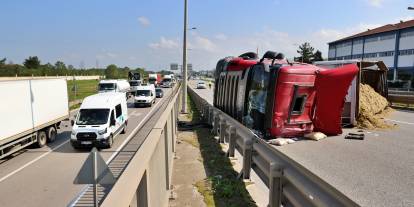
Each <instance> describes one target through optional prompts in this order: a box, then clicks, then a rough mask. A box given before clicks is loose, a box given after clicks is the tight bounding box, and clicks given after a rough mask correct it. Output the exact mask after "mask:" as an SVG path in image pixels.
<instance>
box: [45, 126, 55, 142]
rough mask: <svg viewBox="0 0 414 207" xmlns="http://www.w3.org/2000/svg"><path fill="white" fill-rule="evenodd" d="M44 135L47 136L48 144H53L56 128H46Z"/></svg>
mask: <svg viewBox="0 0 414 207" xmlns="http://www.w3.org/2000/svg"><path fill="white" fill-rule="evenodd" d="M46 135H47V141H48V142H54V141H55V139H56V135H57V132H56V128H55V127H53V126H51V127H49V128H47V130H46Z"/></svg>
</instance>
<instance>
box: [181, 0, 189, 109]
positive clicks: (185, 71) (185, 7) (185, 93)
mask: <svg viewBox="0 0 414 207" xmlns="http://www.w3.org/2000/svg"><path fill="white" fill-rule="evenodd" d="M182 67H183V74H182V76H183V86H182V87H183V96H182V98H183V99H182V109H181V112H182V113H187V79H188V78H187V0H184V37H183V66H182Z"/></svg>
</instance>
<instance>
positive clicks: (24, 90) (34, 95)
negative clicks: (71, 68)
mask: <svg viewBox="0 0 414 207" xmlns="http://www.w3.org/2000/svg"><path fill="white" fill-rule="evenodd" d="M0 100H1V101H0V116H1V117H2V120H3V121H1V124H0V159H1V158H3V157H6V156H8V155H10V154H12V153H14V152H16V151H18V150H21V149H23V148H25V147H27V146H29V145H32V144H35V145H36V146H37V147H43V146H44V145H46V143H47V142H53V141H54V140H55V138H56V135H57V129H58V127H59V124H60V122H61V121H63V120H65V119H67V118H68V117H69V106H68V92H67V83H66V80H64V79H36V80H34V79H31V80H13V81H0Z"/></svg>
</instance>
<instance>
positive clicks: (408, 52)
mask: <svg viewBox="0 0 414 207" xmlns="http://www.w3.org/2000/svg"><path fill="white" fill-rule="evenodd" d="M413 54H414V49H409V50H400V51H399V52H398V55H400V56H404V55H413Z"/></svg>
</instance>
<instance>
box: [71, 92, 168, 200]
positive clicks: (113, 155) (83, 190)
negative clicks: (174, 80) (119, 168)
mask: <svg viewBox="0 0 414 207" xmlns="http://www.w3.org/2000/svg"><path fill="white" fill-rule="evenodd" d="M163 99H164V98H162V99H160V100H158V101H157V103H156V104H155V105H154V106H153V107H152V109H151V110H150V111H149V112H148V113H147V115H145V117H144V118H143V119H142V121H141V122H140V123H139V124H138V126H137V127H135V129H134V130H133V131H132V132H131V133H130V134H129V136H128V137H127V138H126V139H125V141H124V142H123V143H122V144H121V145H120V146H119V147H118V149H116V150H115V152H114V153H113V154H112V155H111V157H109V159H108V160H107V161H106V164H108V163H109V162H111V161H112V160H113V159H114V158H115V156H116V155H117V154H118V152H120V151H121V149H122V148H123V147H124V146H125V145H126V144H127V143H128V142H129V140H131V139H132V137H134V135H135V133H136V132H137V131H138V129H139V128H140V127H141V125H142V124H143V123H144V122H146V121H147V119H148V116H149V115H150V114H151V113H152V111H153V110H155V109H156V108H157V106H158V104H160V103H161V102H162V100H163ZM90 186H91V185H86V186H85V187H84V188H82V190H81V192H80V193H79V194H78V196H77V197H76V199H75V200H73V201H72V202H71V203H70V204H69V205H68V206H70V207H73V206H75V205H76V203H78V201H79V200H80V199H81V198H82V196H83V195H84V194H85V193H86V191H88V188H89V187H90Z"/></svg>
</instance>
